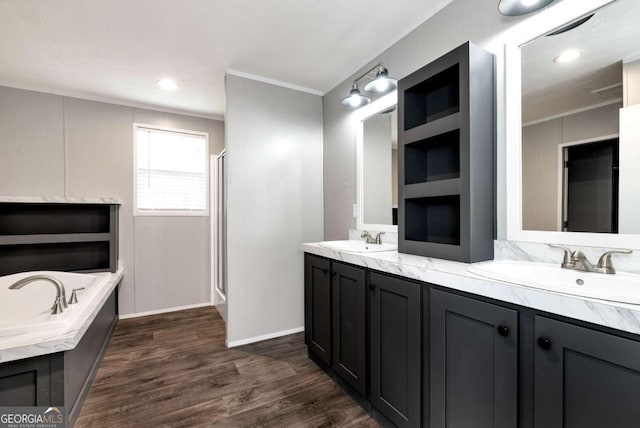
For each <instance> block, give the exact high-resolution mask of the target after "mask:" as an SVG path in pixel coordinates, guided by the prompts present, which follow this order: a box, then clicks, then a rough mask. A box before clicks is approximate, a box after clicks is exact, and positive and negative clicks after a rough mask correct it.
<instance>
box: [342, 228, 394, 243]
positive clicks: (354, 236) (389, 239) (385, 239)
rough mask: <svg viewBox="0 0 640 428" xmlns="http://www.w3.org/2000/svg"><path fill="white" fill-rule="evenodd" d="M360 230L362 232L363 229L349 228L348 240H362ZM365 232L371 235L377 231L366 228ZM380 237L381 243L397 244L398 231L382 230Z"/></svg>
mask: <svg viewBox="0 0 640 428" xmlns="http://www.w3.org/2000/svg"><path fill="white" fill-rule="evenodd" d="M362 232H364V230H358V229H349V240H356V241H362V240H363V238H362V237H361V236H362ZM367 232H369V233H370V234H371V235H372V236H374V237H375V236H376V235H377V234H378V233H379V231H376V230H369V229H367ZM380 238H381V239H382V243H383V244H395V245H398V233H397V232H384V233H383V234H382V235H381V236H380Z"/></svg>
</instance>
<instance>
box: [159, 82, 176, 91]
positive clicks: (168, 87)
mask: <svg viewBox="0 0 640 428" xmlns="http://www.w3.org/2000/svg"><path fill="white" fill-rule="evenodd" d="M156 85H158V86H160V87H161V88H162V89H164V90H165V91H175V90H176V89H178V85H176V82H174V81H173V80H171V79H161V80H158V81H157V82H156Z"/></svg>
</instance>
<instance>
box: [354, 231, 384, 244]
mask: <svg viewBox="0 0 640 428" xmlns="http://www.w3.org/2000/svg"><path fill="white" fill-rule="evenodd" d="M382 235H384V232H380V233H378V234H377V235H376V237H375V238H374V237H373V236H371V233H369V232H367V231H366V230H365V231H364V232H362V235H360V237H361V238H364V241H365V242H366V243H367V244H377V245H382V238H381V236H382Z"/></svg>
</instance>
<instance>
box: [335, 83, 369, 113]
mask: <svg viewBox="0 0 640 428" xmlns="http://www.w3.org/2000/svg"><path fill="white" fill-rule="evenodd" d="M340 102H341V103H342V105H343V106H345V107H349V108H358V107H362V106H364V105H367V104H369V103H370V102H371V98H368V97H365V96H364V95H362V94H361V93H360V90H359V89H358V85H357V84H355V83H354V84H353V87H352V88H351V91H350V92H349V95H348V96H346V97H344V98H343V99H342V101H340Z"/></svg>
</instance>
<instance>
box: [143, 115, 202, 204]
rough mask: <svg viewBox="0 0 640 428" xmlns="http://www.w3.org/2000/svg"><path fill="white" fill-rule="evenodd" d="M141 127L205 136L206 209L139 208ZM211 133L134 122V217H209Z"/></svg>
mask: <svg viewBox="0 0 640 428" xmlns="http://www.w3.org/2000/svg"><path fill="white" fill-rule="evenodd" d="M140 129H150V130H153V131H160V132H163V131H165V132H171V133H181V134H188V135H198V136H202V137H204V138H205V156H204V158H205V187H206V188H205V209H204V211H189V210H138V159H137V157H138V144H137V143H138V140H137V132H138V130H140ZM209 184H210V183H209V133H208V132H201V131H191V130H188V129H178V128H167V127H165V126H157V125H150V124H147V123H139V122H134V123H133V216H134V217H209V207H210V201H209V192H210V187H209Z"/></svg>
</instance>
